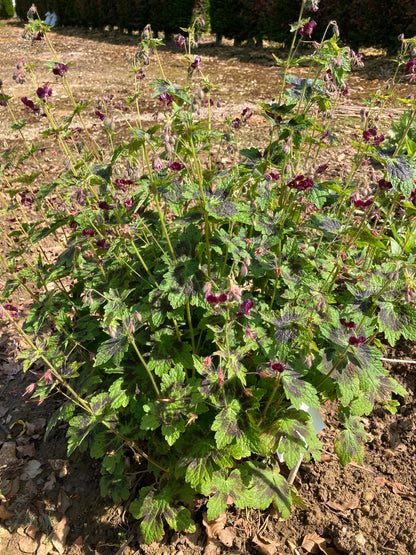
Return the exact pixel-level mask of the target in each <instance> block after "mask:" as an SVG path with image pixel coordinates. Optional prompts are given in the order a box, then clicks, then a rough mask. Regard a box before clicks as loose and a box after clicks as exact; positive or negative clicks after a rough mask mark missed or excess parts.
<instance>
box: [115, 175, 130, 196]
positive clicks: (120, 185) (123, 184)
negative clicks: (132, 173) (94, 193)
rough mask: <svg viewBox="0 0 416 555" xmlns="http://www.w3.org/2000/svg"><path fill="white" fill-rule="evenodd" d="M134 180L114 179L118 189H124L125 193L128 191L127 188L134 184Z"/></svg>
mask: <svg viewBox="0 0 416 555" xmlns="http://www.w3.org/2000/svg"><path fill="white" fill-rule="evenodd" d="M133 184H134V181H132V180H131V179H121V178H119V179H115V180H114V186H115V188H116V189H118V190H119V191H123V193H125V192H126V191H127V188H128V186H129V185H133Z"/></svg>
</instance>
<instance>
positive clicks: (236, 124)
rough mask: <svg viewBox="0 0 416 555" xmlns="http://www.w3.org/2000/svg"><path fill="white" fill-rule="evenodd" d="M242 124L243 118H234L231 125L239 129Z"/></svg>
mask: <svg viewBox="0 0 416 555" xmlns="http://www.w3.org/2000/svg"><path fill="white" fill-rule="evenodd" d="M240 126H241V119H240V118H234V119H233V120H232V122H231V127H233V128H234V129H239V128H240Z"/></svg>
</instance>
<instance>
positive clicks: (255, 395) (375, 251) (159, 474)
mask: <svg viewBox="0 0 416 555" xmlns="http://www.w3.org/2000/svg"><path fill="white" fill-rule="evenodd" d="M302 6H303V5H302ZM314 17H315V18H316V17H317V16H316V15H314ZM308 24H309V27H308V29H311V28H312V30H313V25H312V24H311V22H310V21H309V20H308V19H302V17H301V18H300V20H299V22H297V23H296V24H295V25H293V27H292V30H293V32H294V40H293V44H292V48H291V51H290V53H289V57H288V60H287V61H286V62H282V63H284V64H285V70H284V82H283V85H282V88H281V91H280V94H278V95H277V99H276V100H275V101H274V102H272V103H259V107H260V109H261V113H262V115H263V117H264V118H265V120H266V121H267V123H268V125H269V127H270V133H271V135H270V141H269V142H267V143H266V144H264V145H262V146H261V147H259V148H255V147H254V146H251V147H246V148H242V149H241V150H240V151H239V152H236V148H237V145H236V143H234V144H233V137H235V140H236V141H237V140H238V141H241V140H242V138H241V136H240V134H242V133H243V131H244V126H243V124H247V125H248V124H249V121H248V120H249V118H250V115H249V113H250V114H251V112H249V111H248V110H247V109H246V110H244V111H243V112H242V114H240V115H239V116H238V118H237V116H236V117H235V118H233V119H231V120H230V121H229V122H228V123H227V124H226V125H225V126H223V125H220V126H218V127H217V126H216V125H214V122H213V121H212V118H211V116H212V112H211V98H210V94H211V90H212V88H213V86H214V85H213V84H211V83H210V82H209V81H208V79H207V78H206V77H205V76H204V73H203V71H204V60H203V59H201V58H200V57H199V56H196V57H194V56H192V54H191V52H190V51H189V44H190V43H191V41H189V40H188V41H185V42H186V44H187V45H188V46H187V51H186V55H185V57H184V63H185V64H186V70H187V72H188V80H187V84H186V85H185V86H183V87H181V86H178V85H176V84H174V83H172V82H170V81H169V80H168V79H167V77H166V76H165V74H164V72H163V68H162V67H161V65H160V60H159V58H158V57H157V51H156V50H155V49H156V47H157V46H158V44H159V43H160V41H158V40H157V39H155V38H154V37H153V36H152V32H151V29H150V28H149V27H147V28H146V29H145V31H144V32H143V33H142V37H141V43H140V45H139V48H138V51H137V53H136V55H135V56H134V57H133V58H132V59H130V62H131V65H132V71H133V74H134V80H135V92H134V95H133V96H132V97H130V98H129V99H128V102H129V105H130V106H135V108H136V110H137V118H136V119H137V123H136V124H131V123H130V122H129V121H127V120H126V125H127V126H128V131H129V134H128V136H127V137H126V134H123V136H124V137H125V138H123V139H119V138H118V137H117V135H116V134H115V129H114V125H113V126H111V125H107V126H105V118H106V117H109V115H106V114H104V113H103V112H102V111H101V110H97V111H96V112H95V115H96V116H97V118H98V121H100V120H101V121H102V123H103V126H104V129H105V132H106V133H107V135H108V137H109V139H110V140H109V143H108V146H107V147H102V146H101V147H100V146H98V144H97V143H96V141H95V140H94V139H93V138H92V137H91V136H90V134H89V132H88V128H87V126H86V124H85V122H84V120H82V118H81V120H80V121H81V127H77V128H75V129H74V128H73V126H72V124H73V121H74V120H75V118H77V117H79V116H80V115H81V111H82V110H84V109H85V106H84V105H82V104H78V103H77V102H76V101H75V99H74V97H73V95H72V93H71V92H68V94H69V99H70V101H71V103H73V111H72V113H71V114H70V115H69V116H68V117H67V118H66V119H65V120H61V119H59V118H58V117H57V116H56V115H55V110H54V104H53V103H54V94H53V91H52V92H51V94H50V91H51V87H49V85H48V84H47V83H46V84H43V85H40V86H39V85H34V90H35V91H36V92H35V93H34V94H33V100H30V102H31V103H32V104H33V107H32V105H31V104H30V106H29V105H28V102H29V100H26V101H25V102H24V105H25V106H26V107H28V108H29V111H30V114H29V115H28V117H34V116H35V115H36V113H38V112H42V113H44V114H45V118H46V119H47V121H48V125H49V128H48V129H47V130H46V131H43V132H42V135H43V137H44V139H45V140H47V139H49V140H51V138H53V139H54V140H55V142H56V145H57V148H59V149H60V150H61V156H62V159H63V161H64V163H65V167H64V169H63V170H62V171H61V172H60V173H59V175H57V176H55V177H54V178H50V177H49V176H48V175H47V173H46V172H45V170H44V169H43V168H42V165H41V164H39V162H38V158H37V154H38V152H37V149H38V148H41V147H36V146H34V145H31V144H30V143H29V141H28V140H27V139H26V136H25V134H24V132H25V129H24V122H21V121H19V120H18V118H17V117H16V116H15V115H14V111H13V107H12V104H11V99H10V97H9V96H8V95H7V94H5V93H4V92H3V90H2V93H1V98H0V101H1V104H2V107H1V109H2V110H9V113H10V116H11V118H12V124H11V129H13V130H14V131H15V132H16V131H17V132H18V133H19V134H20V136H21V138H22V141H23V145H24V146H25V148H26V153H25V154H23V155H22V156H20V158H16V154H15V152H14V151H10V150H4V151H3V152H2V158H1V170H2V179H3V183H4V189H5V192H6V194H7V195H8V196H9V202H8V208H7V212H8V214H9V216H8V217H9V218H10V217H12V218H13V219H14V225H15V230H14V231H12V232H9V231H7V230H6V229H5V228H3V236H4V238H5V240H6V241H7V242H8V243H9V247H10V249H9V252H8V255H7V257H6V256H5V255H4V254H1V255H0V260H1V262H2V264H3V268H4V270H3V271H4V274H5V275H7V276H8V280H7V283H6V285H5V287H4V290H3V291H2V298H3V305H2V312H1V314H0V318H1V322H3V323H5V324H10V326H12V325H13V326H14V327H15V329H16V330H17V331H18V332H19V333H20V334H21V336H22V337H23V338H24V339H25V341H26V343H27V344H28V349H26V350H25V351H24V352H23V353H22V355H21V358H22V359H23V366H24V370H27V369H29V368H30V366H31V365H32V364H33V363H34V362H35V361H42V362H43V364H44V372H43V374H42V375H40V376H39V378H38V380H37V381H36V382H34V383H33V384H32V385H31V386H29V388H28V391H27V393H28V394H29V393H30V394H32V395H33V396H34V397H35V398H37V399H38V400H39V402H42V400H44V399H45V398H46V397H48V396H50V395H52V394H54V393H59V394H60V396H61V397H60V398H61V399H62V404H61V406H60V407H59V410H58V411H57V413H56V414H55V416H54V417H53V418H51V420H50V422H49V424H48V432H49V431H50V429H51V428H52V427H53V426H54V425H55V424H56V422H57V421H59V420H65V421H66V422H68V431H67V438H68V453H69V454H71V453H72V452H73V451H74V450H75V449H76V448H78V449H81V450H88V451H89V452H90V454H91V456H92V457H94V458H97V459H100V460H101V461H102V478H101V489H102V493H103V495H111V496H112V498H113V500H114V502H116V503H117V502H120V501H121V500H127V499H129V506H130V511H131V513H132V514H133V515H134V516H135V517H137V518H139V519H141V529H142V532H143V536H144V538H145V540H146V541H152V540H154V539H158V538H160V537H161V536H162V535H163V532H164V526H165V524H167V525H168V526H170V527H172V528H173V529H175V530H192V529H193V527H194V524H193V520H192V515H191V513H190V511H189V509H188V508H187V507H186V502H187V501H189V500H191V499H192V497H193V496H195V495H203V496H206V497H207V503H206V505H207V512H208V519H209V520H212V519H215V518H216V517H218V516H219V515H220V514H221V513H223V512H224V511H225V509H226V507H227V499H229V498H230V497H231V498H232V500H233V503H234V504H235V506H237V507H239V508H244V507H251V508H258V509H261V510H264V509H267V508H268V507H269V506H270V505H271V504H273V505H274V506H275V507H277V509H278V510H279V512H280V514H281V515H282V517H284V518H286V517H288V516H289V514H290V511H291V507H292V505H293V504H296V503H298V502H299V499H298V496H297V494H296V490H295V488H294V487H293V486H292V485H291V484H290V483H289V482H288V479H287V472H286V470H285V468H286V467H287V468H289V469H292V468H294V467H295V466H296V465H297V463H298V461H299V459H300V458H301V457H304V458H305V460H306V461H307V460H309V459H310V457H314V458H316V459H319V457H320V450H321V443H320V441H319V440H318V439H317V437H316V434H315V429H314V427H313V425H312V419H311V417H310V415H309V413H308V412H307V411H306V410H305V405H306V406H307V407H313V408H316V409H319V407H320V406H321V404H322V403H324V402H327V401H333V402H336V404H337V407H338V414H339V421H340V429H339V434H338V437H337V440H336V443H335V451H336V453H337V454H338V456H339V458H340V461H341V463H342V464H346V463H347V462H348V461H350V460H352V459H355V460H357V461H359V462H360V461H362V457H363V449H364V444H365V439H366V434H365V430H364V427H363V424H362V422H361V417H362V416H363V415H367V414H369V413H370V412H371V410H372V408H373V406H374V404H375V403H381V404H382V405H383V406H384V407H386V408H387V409H388V410H390V411H392V412H394V411H395V410H396V407H397V405H398V401H397V400H396V396H397V395H404V394H405V391H404V389H403V388H402V387H401V386H400V385H399V384H398V383H397V382H396V381H395V380H394V379H393V378H391V377H390V376H389V375H388V373H387V371H386V370H385V369H384V368H383V364H382V361H381V360H380V359H381V354H382V349H383V341H387V342H388V343H389V344H390V345H393V344H394V343H395V342H396V341H397V340H398V339H400V338H401V337H403V338H405V339H407V340H412V341H413V340H416V326H415V323H414V322H415V321H416V308H415V306H414V301H413V298H414V294H415V291H416V285H415V280H416V272H415V249H416V235H415V227H416V218H415V214H416V207H415V205H414V200H415V196H416V195H415V185H414V178H415V174H416V171H415V167H414V163H413V162H412V160H411V159H410V157H409V156H408V155H407V154H405V153H401V156H400V157H397V156H396V154H397V153H396V154H394V153H391V154H389V155H388V156H387V155H385V154H384V153H383V150H382V148H383V140H384V137H383V134H382V133H381V132H380V131H379V130H378V129H376V128H375V127H373V126H372V121H373V120H372V110H373V109H374V106H376V103H375V104H374V106H371V105H370V106H369V107H368V113H367V116H366V119H365V121H364V128H363V129H361V130H360V131H359V138H358V140H357V141H356V142H355V143H354V144H355V146H356V149H357V153H356V156H355V158H354V160H353V161H352V166H351V170H350V173H349V175H348V176H347V177H346V178H345V179H341V177H335V178H329V177H328V178H326V177H325V175H326V172H327V169H328V164H327V163H328V160H329V159H330V155H329V154H328V151H329V149H330V148H331V147H332V148H333V147H334V144H335V147H336V140H335V137H334V135H333V134H332V132H331V127H330V126H331V121H332V120H331V118H330V117H329V116H330V115H331V114H332V113H333V110H334V108H335V106H336V104H337V103H338V102H340V101H341V100H342V98H343V96H344V95H345V92H346V82H345V79H346V76H347V74H348V72H349V70H350V65H351V60H352V59H353V56H352V54H351V51H350V49H348V48H346V47H341V46H339V44H338V37H337V36H336V34H334V35H332V36H331V37H330V38H325V37H324V39H323V40H322V41H321V43H313V49H312V53H311V54H310V55H308V56H304V57H303V58H302V59H301V60H299V59H298V58H296V56H295V49H296V46H297V42H298V41H299V40H306V41H309V34H310V33H309V32H305V33H300V30H302V29H303V30H304V29H305V25H308ZM30 25H31V26H32V27H31V28H32V31H33V32H38V31H42V33H44V34H45V37H46V40H48V31H47V29H46V28H45V27H44V26H43V25H42V24H41V22H40V21H38V20H34V21H33V22H31V23H30ZM331 28H333V26H330V27H329V28H328V30H327V32H326V34H325V36H326V35H328V34H330V29H331ZM188 32H189V34H192V29H190V30H188ZM48 44H50V43H49V42H48ZM52 52H53V51H52ZM153 57H156V60H157V62H158V64H159V66H160V70H161V76H160V78H159V79H156V80H155V81H154V83H153V90H154V93H153V95H154V97H155V98H156V99H158V100H159V102H160V109H161V111H162V110H163V112H164V121H163V123H154V124H153V125H150V126H149V127H144V126H143V125H142V123H141V118H140V95H141V94H142V83H143V79H144V76H145V75H146V68H147V66H148V64H149V62H150V60H151V59H152V58H153ZM300 61H303V62H308V63H309V69H308V72H307V76H306V78H305V79H299V78H298V77H297V76H296V75H291V74H290V73H289V71H290V68H291V67H292V66H296V65H298V64H299V63H300ZM53 68H54V69H56V71H57V76H58V77H62V80H63V83H62V86H63V87H65V88H66V87H68V88H67V90H68V91H70V88H69V81H68V80H67V78H69V77H70V71H69V72H67V70H66V69H67V68H68V66H67V65H66V64H65V63H64V61H61V60H58V59H56V60H55V61H54V64H53ZM26 69H27V72H28V73H29V75H33V68H29V67H27V66H26ZM52 71H53V69H52ZM34 83H35V81H34ZM201 91H202V94H201ZM204 100H207V102H206V108H204V106H205V102H204ZM409 104H410V107H411V110H412V116H410V117H413V114H414V112H415V110H416V106H415V104H414V101H409ZM100 107H101V106H100ZM196 107H197V108H198V110H197V109H196ZM203 109H205V112H203V111H202V110H203ZM97 112H98V115H97ZM198 112H199V115H198ZM201 114H202V115H201ZM110 115H111V114H110ZM237 119H238V120H239V122H238V125H237V122H236V120H237ZM230 129H231V130H232V132H231V133H230ZM373 129H374V131H375V132H373V131H372V130H373ZM237 132H238V139H237ZM233 133H234V135H233ZM80 137H83V140H82V141H81V140H80ZM399 140H400V141H402V140H404V139H403V137H402V138H400V139H399ZM230 148H231V149H234V151H235V152H236V157H235V161H234V162H233V164H231V165H230V167H227V168H226V169H220V168H218V165H217V160H218V158H219V157H220V156H221V152H222V151H223V149H230ZM237 154H238V156H237ZM368 158H371V159H375V160H377V162H378V163H379V164H381V167H382V169H381V170H378V175H377V180H376V181H374V182H372V183H370V184H369V185H367V184H366V186H365V188H363V186H362V182H363V179H364V178H363V169H362V164H363V161H364V160H366V159H368ZM11 170H13V171H11ZM28 207H30V209H31V210H30V212H28ZM33 214H35V216H33ZM52 238H53V239H54V240H55V241H56V244H57V246H59V251H60V252H59V255H58V256H57V258H56V259H53V258H52V257H51V256H50V255H49V254H48V252H47V250H46V249H45V245H44V241H45V239H48V240H49V241H50V240H51V239H52ZM19 287H21V288H23V289H24V290H25V291H26V293H27V294H28V295H29V296H30V297H31V298H32V300H33V303H32V306H31V309H30V311H29V314H28V316H27V317H26V318H25V319H24V322H21V319H20V318H19V313H18V307H16V306H15V305H14V304H13V303H12V302H11V298H12V295H13V292H14V291H15V290H16V289H17V288H19ZM392 394H394V398H393V399H392ZM277 452H278V453H279V454H280V456H281V457H282V458H283V460H284V463H285V465H283V464H281V463H280V462H279V457H278V455H277ZM127 468H128V472H127Z"/></svg>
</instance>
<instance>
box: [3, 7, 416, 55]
mask: <svg viewBox="0 0 416 555" xmlns="http://www.w3.org/2000/svg"><path fill="white" fill-rule="evenodd" d="M10 4H11V0H0V9H1V6H5V5H7V6H10ZM31 4H32V1H31V0H16V13H17V15H18V16H19V17H20V18H21V19H23V20H25V19H26V13H27V10H28V9H29V7H30V5H31ZM300 4H301V0H292V1H291V2H288V1H287V0H227V1H225V0H118V1H117V2H114V0H113V1H111V0H88V2H85V1H84V0H53V1H50V0H40V1H39V2H36V6H37V8H38V11H39V13H40V15H41V16H42V17H43V16H44V14H45V12H46V11H48V10H52V9H54V10H55V11H56V13H57V15H58V18H59V22H58V23H59V24H60V25H82V26H92V27H105V26H107V25H110V26H118V27H120V28H123V29H128V30H133V29H137V30H140V29H142V28H143V27H144V26H145V25H146V24H147V23H150V24H151V25H152V27H153V29H154V31H156V32H159V31H164V32H165V33H166V34H167V35H172V34H174V33H177V32H179V31H180V27H188V26H189V25H190V23H191V21H192V19H193V18H194V17H195V16H198V15H201V16H202V17H203V18H204V19H205V20H206V21H209V23H210V28H211V32H212V33H214V34H217V35H220V36H224V37H226V38H230V39H236V40H237V41H243V40H248V39H253V38H255V39H256V40H258V41H260V40H261V39H263V38H265V39H269V40H274V41H277V42H286V43H287V42H288V41H289V40H290V38H291V34H290V30H289V29H290V27H289V25H290V23H292V22H294V21H296V20H297V18H298V13H299V8H300ZM305 16H306V17H308V16H310V17H312V18H313V19H315V20H316V21H317V22H318V27H317V29H316V30H315V31H314V37H316V39H317V40H319V38H320V36H321V34H322V31H323V30H324V29H325V26H326V25H327V23H328V22H329V21H331V20H336V21H337V23H338V26H339V28H340V31H341V38H342V39H343V40H344V41H345V42H346V43H348V44H351V45H352V46H353V47H355V48H358V47H359V46H381V47H384V48H388V49H389V50H395V49H397V48H398V46H399V43H398V41H397V36H398V35H399V34H400V33H404V34H405V36H407V37H409V36H415V35H416V1H415V0H350V1H349V2H345V0H321V2H320V7H319V11H318V12H316V13H313V12H309V13H306V14H305Z"/></svg>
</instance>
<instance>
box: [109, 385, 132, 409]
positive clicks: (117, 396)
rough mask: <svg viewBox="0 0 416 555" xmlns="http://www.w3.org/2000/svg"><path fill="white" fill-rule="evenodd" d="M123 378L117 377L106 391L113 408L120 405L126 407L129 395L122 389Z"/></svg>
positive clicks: (117, 407)
mask: <svg viewBox="0 0 416 555" xmlns="http://www.w3.org/2000/svg"><path fill="white" fill-rule="evenodd" d="M123 385H124V378H119V379H118V380H116V381H115V382H113V383H112V384H111V385H110V388H109V390H108V393H109V395H110V398H111V406H112V407H113V409H120V408H122V407H127V406H128V404H129V402H130V397H129V396H128V394H127V393H126V390H125V389H123Z"/></svg>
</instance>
